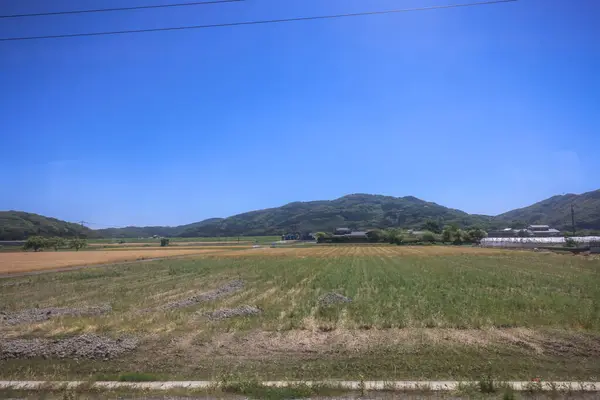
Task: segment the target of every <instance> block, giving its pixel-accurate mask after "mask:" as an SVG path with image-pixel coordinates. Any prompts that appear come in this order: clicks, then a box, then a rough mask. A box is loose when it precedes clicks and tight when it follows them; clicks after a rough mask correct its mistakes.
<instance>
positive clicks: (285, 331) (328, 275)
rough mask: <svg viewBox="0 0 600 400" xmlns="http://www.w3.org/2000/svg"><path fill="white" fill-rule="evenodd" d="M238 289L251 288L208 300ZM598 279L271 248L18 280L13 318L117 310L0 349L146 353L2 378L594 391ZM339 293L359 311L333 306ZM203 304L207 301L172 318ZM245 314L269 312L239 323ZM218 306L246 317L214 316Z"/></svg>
mask: <svg viewBox="0 0 600 400" xmlns="http://www.w3.org/2000/svg"><path fill="white" fill-rule="evenodd" d="M117 253H120V252H117ZM234 280H240V281H243V282H244V285H243V287H242V288H240V290H236V291H231V292H227V293H226V294H225V295H223V296H218V297H215V298H212V297H210V296H208V294H210V293H215V292H218V291H219V288H222V287H225V286H226V285H228V284H229V283H230V282H232V281H234ZM599 281H600V261H599V260H594V259H591V258H585V257H573V256H564V255H555V254H540V253H534V252H525V251H517V252H511V251H500V250H494V249H477V248H465V247H398V246H378V247H371V246H339V247H337V246H323V247H321V246H319V247H306V248H260V249H251V250H241V251H224V252H220V253H204V254H198V255H194V256H193V257H189V258H182V259H167V260H161V261H153V262H143V263H139V264H127V265H115V266H111V267H103V268H90V269H85V270H79V271H74V272H67V273H62V274H44V275H39V276H34V277H27V278H25V277H23V278H14V279H11V280H7V281H5V282H0V284H3V285H6V286H4V287H3V290H2V291H0V303H2V304H3V305H4V307H5V308H6V309H8V310H10V311H19V310H23V309H27V308H32V307H36V306H39V307H75V306H77V307H86V306H87V307H89V306H93V305H97V304H110V305H111V307H112V312H111V313H109V314H106V315H102V316H91V317H82V318H74V317H69V316H65V317H59V318H55V319H51V320H48V321H43V322H39V323H34V324H30V325H20V326H18V327H16V326H5V327H0V335H2V336H3V337H6V338H11V339H14V338H21V337H46V338H54V337H64V336H65V335H74V334H81V333H90V334H101V335H107V336H109V337H114V338H117V337H120V336H121V335H131V336H135V337H137V338H139V339H140V347H139V350H138V351H136V352H134V353H132V354H129V355H127V356H125V357H124V358H122V359H119V360H112V361H111V362H110V363H96V362H95V363H91V364H84V365H83V364H79V365H77V366H76V365H74V364H73V365H71V364H65V363H62V364H57V363H55V362H54V361H52V360H46V361H42V362H40V363H39V364H38V363H33V364H32V363H31V362H27V363H25V362H20V361H18V360H15V361H14V362H11V363H9V364H6V365H0V367H2V368H3V370H4V371H6V373H4V375H5V377H13V376H15V374H18V371H20V370H22V368H24V367H28V368H29V367H30V370H31V371H34V372H35V373H36V374H43V373H42V372H41V371H45V370H46V369H47V368H60V371H61V372H60V374H61V376H63V375H64V374H71V375H73V376H81V375H85V374H90V373H92V372H90V371H101V372H108V373H110V372H114V371H123V370H131V369H135V368H138V367H139V366H140V365H142V366H144V367H143V368H144V370H146V371H148V372H159V373H164V374H166V375H167V376H168V377H181V378H185V379H188V378H195V379H199V378H205V377H206V378H215V377H218V375H219V374H222V373H240V374H245V375H247V374H258V375H260V376H261V377H263V378H265V379H275V378H280V377H287V378H303V379H310V378H319V379H321V378H346V379H356V378H360V377H361V376H364V377H368V378H374V379H413V378H415V379H417V378H426V379H442V378H452V379H461V378H471V379H472V378H476V377H477V376H475V374H480V373H481V371H483V370H484V369H488V368H491V369H492V370H493V371H492V372H493V373H494V374H497V376H498V378H507V379H508V378H513V379H528V378H529V377H531V376H542V377H544V378H547V379H550V378H554V379H555V378H557V377H559V378H564V379H571V378H577V379H591V378H592V377H593V376H594V374H595V375H598V374H600V364H599V363H598V362H597V359H598V357H600V314H599V313H598V304H600V287H599V286H598V284H597V282H599ZM331 293H336V294H339V295H340V296H345V297H346V298H348V299H351V301H343V302H337V301H336V302H324V301H323V299H327V298H330V297H332V296H331V295H329V296H328V294H331ZM198 297H200V298H202V299H205V298H208V297H210V300H209V301H202V302H191V303H185V306H184V307H181V308H176V309H168V310H166V309H165V307H164V305H165V304H172V303H173V302H181V301H184V302H185V300H186V299H189V298H198ZM338 298H340V299H341V298H342V297H338V296H335V299H338ZM178 304H179V303H178ZM244 307H246V308H244ZM248 307H252V310H260V313H247V314H244V315H240V314H243V313H239V312H237V310H241V309H244V310H245V309H249V308H248ZM140 310H152V311H151V312H145V313H141V312H140ZM219 310H220V311H222V310H228V311H229V310H235V311H236V312H235V313H231V312H229V313H228V314H227V316H229V317H230V318H225V319H218V318H211V316H212V315H218V314H215V312H217V313H218V312H219ZM230 314H231V315H230ZM530 374H535V375H530Z"/></svg>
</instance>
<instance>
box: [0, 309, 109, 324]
mask: <svg viewBox="0 0 600 400" xmlns="http://www.w3.org/2000/svg"><path fill="white" fill-rule="evenodd" d="M111 311H112V308H111V307H110V306H109V305H104V306H99V307H89V308H57V307H49V308H31V309H29V310H23V311H17V312H7V311H0V326H2V325H17V324H25V323H32V322H41V321H46V320H48V319H50V318H52V317H59V316H63V315H70V316H89V315H102V314H106V313H109V312H111Z"/></svg>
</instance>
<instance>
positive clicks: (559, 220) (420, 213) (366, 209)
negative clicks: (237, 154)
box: [0, 190, 600, 240]
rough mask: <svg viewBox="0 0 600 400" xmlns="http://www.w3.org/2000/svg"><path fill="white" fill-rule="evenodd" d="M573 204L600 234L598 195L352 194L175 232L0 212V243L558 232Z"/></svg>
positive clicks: (582, 225) (581, 222) (581, 226)
mask: <svg viewBox="0 0 600 400" xmlns="http://www.w3.org/2000/svg"><path fill="white" fill-rule="evenodd" d="M571 203H573V204H574V205H575V213H576V224H577V229H578V230H588V231H589V230H598V231H600V190H597V191H595V192H589V193H584V194H581V195H574V194H568V195H564V196H554V197H551V198H549V199H547V200H544V201H541V202H539V203H536V204H533V205H531V206H529V207H525V208H521V209H518V210H513V211H510V212H507V213H504V214H501V215H498V216H496V217H491V216H485V215H474V214H467V213H466V212H463V211H460V210H456V209H452V208H447V207H444V206H441V205H439V204H436V203H432V202H427V201H424V200H420V199H418V198H416V197H412V196H407V197H391V196H380V195H371V194H352V195H348V196H344V197H341V198H339V199H335V200H321V201H309V202H295V203H289V204H286V205H284V206H282V207H276V208H269V209H265V210H258V211H251V212H247V213H243V214H238V215H234V216H232V217H229V218H211V219H207V220H204V221H200V222H195V223H192V224H188V225H181V226H175V227H168V226H150V227H135V226H131V227H126V228H109V229H100V230H94V231H92V230H90V229H88V228H83V227H81V226H79V225H77V224H72V223H68V222H64V221H60V220H57V219H54V218H46V217H43V216H41V215H37V214H29V213H24V212H17V211H8V212H0V240H18V239H22V238H24V237H27V236H29V235H35V234H40V235H45V236H55V235H56V236H58V235H61V236H75V235H76V234H80V235H82V236H87V237H106V238H114V237H149V236H153V235H158V236H170V237H195V236H210V237H215V236H237V235H246V236H260V235H279V234H282V233H285V232H291V231H293V232H318V231H325V232H331V231H333V230H334V229H335V228H339V227H348V228H351V229H369V228H389V227H399V228H406V229H408V228H416V229H422V228H423V226H424V224H425V223H426V222H427V221H435V222H437V223H439V224H440V225H447V224H456V225H458V226H460V227H463V228H467V227H472V226H478V227H481V228H484V229H490V228H499V227H505V226H510V225H528V224H547V225H551V226H552V227H553V228H557V229H560V230H569V229H570V226H571V222H570V221H571V216H570V215H571V214H570V212H571V211H570V210H571V209H570V205H571Z"/></svg>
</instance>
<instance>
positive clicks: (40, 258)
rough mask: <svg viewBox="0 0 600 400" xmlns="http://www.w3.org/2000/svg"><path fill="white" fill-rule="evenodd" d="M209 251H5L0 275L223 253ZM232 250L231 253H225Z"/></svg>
mask: <svg viewBox="0 0 600 400" xmlns="http://www.w3.org/2000/svg"><path fill="white" fill-rule="evenodd" d="M223 250H224V249H221V248H210V249H205V248H202V249H141V248H138V249H127V250H123V251H114V250H104V251H99V250H98V251H83V250H82V251H59V252H10V253H9V252H7V253H0V276H1V274H18V273H23V272H36V271H44V270H53V269H59V268H66V267H78V266H86V265H94V264H109V263H115V262H125V261H136V260H144V259H153V258H162V257H176V256H189V255H195V254H208V253H212V252H217V251H223ZM229 251H232V250H229Z"/></svg>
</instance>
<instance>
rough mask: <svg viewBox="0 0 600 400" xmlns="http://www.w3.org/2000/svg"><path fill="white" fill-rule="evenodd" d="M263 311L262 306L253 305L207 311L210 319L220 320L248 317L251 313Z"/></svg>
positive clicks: (255, 313) (256, 313)
mask: <svg viewBox="0 0 600 400" xmlns="http://www.w3.org/2000/svg"><path fill="white" fill-rule="evenodd" d="M260 313H262V311H261V309H260V308H257V307H253V306H241V307H237V308H224V309H221V310H216V311H213V312H209V313H206V314H204V315H206V316H207V317H208V319H211V320H220V319H226V318H232V317H247V316H250V315H258V314H260Z"/></svg>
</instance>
